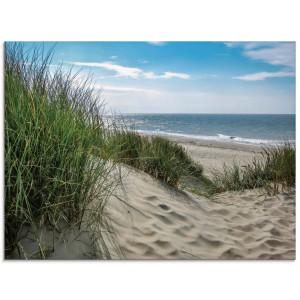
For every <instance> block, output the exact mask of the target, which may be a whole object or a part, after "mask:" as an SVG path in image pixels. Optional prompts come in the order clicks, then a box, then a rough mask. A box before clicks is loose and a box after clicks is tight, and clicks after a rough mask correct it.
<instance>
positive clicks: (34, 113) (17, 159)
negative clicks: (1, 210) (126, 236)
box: [5, 44, 112, 258]
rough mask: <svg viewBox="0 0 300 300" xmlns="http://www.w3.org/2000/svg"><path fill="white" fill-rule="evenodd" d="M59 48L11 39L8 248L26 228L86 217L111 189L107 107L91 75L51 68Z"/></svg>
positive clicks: (7, 100) (7, 249)
mask: <svg viewBox="0 0 300 300" xmlns="http://www.w3.org/2000/svg"><path fill="white" fill-rule="evenodd" d="M51 55H52V52H50V53H48V54H46V55H45V54H44V53H43V52H42V51H41V49H37V48H35V49H31V50H30V51H28V52H25V51H24V48H23V46H22V45H21V44H6V45H5V253H6V255H9V254H10V253H11V252H12V251H13V250H14V249H15V248H16V244H17V242H18V238H19V236H18V235H19V233H20V229H21V227H22V226H25V225H28V226H31V227H33V229H36V230H35V232H36V242H37V243H38V244H39V247H40V255H41V257H43V258H44V257H45V255H44V250H43V249H42V248H41V246H40V241H39V237H38V233H37V224H40V222H41V220H44V221H43V222H44V223H46V224H48V225H50V226H52V227H53V228H54V229H53V230H55V228H56V224H57V223H58V222H59V220H61V219H63V220H66V221H67V222H73V221H74V222H78V223H79V224H80V222H81V221H82V217H83V213H84V211H85V209H86V207H87V205H88V203H89V202H90V201H91V200H92V199H95V198H97V199H99V205H100V206H101V203H103V204H104V203H105V201H104V199H105V197H106V195H107V194H108V193H109V191H110V189H111V186H110V185H111V183H109V182H108V181H106V180H105V179H104V178H107V176H108V174H109V173H110V172H111V169H112V167H111V164H110V165H108V164H107V163H106V161H105V160H95V159H93V157H92V156H91V153H92V152H93V149H94V148H95V147H97V146H98V145H101V141H103V139H104V130H103V128H102V127H101V125H99V124H102V106H101V101H99V95H96V94H95V93H94V91H93V90H92V89H91V85H90V84H91V83H90V81H89V79H83V80H80V78H78V74H75V75H72V70H71V71H69V72H68V73H64V72H63V71H62V69H61V68H58V69H57V70H56V71H55V72H54V73H51V72H50V71H49V64H50V61H51Z"/></svg>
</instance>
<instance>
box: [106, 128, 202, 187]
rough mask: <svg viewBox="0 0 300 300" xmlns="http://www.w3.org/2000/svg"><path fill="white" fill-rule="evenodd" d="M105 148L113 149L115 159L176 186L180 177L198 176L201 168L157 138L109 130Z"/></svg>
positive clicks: (182, 151)
mask: <svg viewBox="0 0 300 300" xmlns="http://www.w3.org/2000/svg"><path fill="white" fill-rule="evenodd" d="M108 141H109V142H108V147H109V146H110V145H113V147H115V148H116V149H115V151H114V153H115V154H116V157H115V159H116V160H118V161H120V162H123V163H125V164H128V165H131V166H133V167H135V168H138V169H140V170H142V171H144V172H146V173H149V174H150V175H152V176H154V177H156V178H158V179H160V180H162V181H164V182H166V183H167V184H169V185H171V186H174V187H178V184H179V181H180V179H182V178H183V177H189V176H193V177H201V176H202V171H203V168H202V166H201V165H199V164H196V163H195V162H194V161H193V160H192V159H191V158H190V157H189V156H188V154H187V153H186V151H185V149H184V148H183V147H182V146H179V145H177V144H176V143H175V142H172V141H170V140H168V139H166V138H164V137H161V136H142V135H140V134H138V133H136V132H134V131H128V130H116V131H112V132H111V134H110V137H109V139H108Z"/></svg>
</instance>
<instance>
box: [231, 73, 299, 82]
mask: <svg viewBox="0 0 300 300" xmlns="http://www.w3.org/2000/svg"><path fill="white" fill-rule="evenodd" d="M294 76H295V73H294V72H274V73H271V72H259V73H254V74H247V75H244V76H238V77H232V78H234V79H240V80H246V81H257V80H265V79H266V78H270V77H294Z"/></svg>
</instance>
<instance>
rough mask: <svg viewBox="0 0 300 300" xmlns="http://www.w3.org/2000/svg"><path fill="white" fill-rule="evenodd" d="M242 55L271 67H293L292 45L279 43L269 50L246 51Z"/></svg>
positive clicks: (293, 49)
mask: <svg viewBox="0 0 300 300" xmlns="http://www.w3.org/2000/svg"><path fill="white" fill-rule="evenodd" d="M244 54H245V56H247V57H249V58H251V59H259V60H262V61H264V62H266V63H269V64H271V65H282V66H287V67H291V68H294V67H295V44H294V43H283V44H281V43H280V44H277V45H276V46H274V47H271V48H263V49H256V50H248V51H245V53H244Z"/></svg>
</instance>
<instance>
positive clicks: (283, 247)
mask: <svg viewBox="0 0 300 300" xmlns="http://www.w3.org/2000/svg"><path fill="white" fill-rule="evenodd" d="M178 142H179V143H181V144H182V145H183V146H184V147H185V148H186V149H187V151H188V153H189V154H190V155H191V156H192V157H193V158H194V159H195V160H196V161H199V162H200V163H202V164H203V165H204V171H205V172H206V175H208V176H210V174H211V171H212V170H213V169H221V168H222V165H223V163H224V161H226V162H231V161H233V160H235V161H239V162H245V163H247V161H248V162H250V161H252V159H253V157H254V156H255V155H257V154H258V153H259V152H260V151H261V148H259V147H254V146H245V145H233V144H229V143H217V142H214V143H213V144H211V141H206V142H205V141H197V142H195V141H188V140H179V141H178ZM114 176H115V177H116V178H113V180H120V182H121V184H120V185H119V186H118V188H117V190H116V191H115V194H114V195H113V196H111V197H110V198H109V201H108V203H107V205H106V211H105V218H104V220H102V222H104V224H101V226H99V222H98V221H96V222H94V223H93V225H91V226H90V225H89V224H90V223H91V221H92V219H91V218H92V217H94V216H93V213H92V215H86V216H85V222H84V224H83V226H82V228H81V230H79V229H78V228H77V227H76V226H71V227H70V226H66V227H64V226H65V225H66V224H63V225H62V230H61V232H60V233H55V235H54V236H53V233H52V232H51V231H50V230H49V229H46V228H45V227H42V228H41V230H40V234H39V235H40V240H41V242H42V246H43V247H44V248H45V249H46V250H47V249H48V250H47V252H48V253H46V254H47V258H50V259H86V258H108V259H295V228H296V227H295V226H296V225H295V191H294V190H293V191H291V192H290V193H282V194H279V195H276V196H272V197H270V196H268V195H266V194H264V193H263V192H262V191H259V190H248V191H245V192H226V193H222V194H218V195H217V196H215V197H214V198H213V199H207V198H204V197H199V196H197V195H195V194H192V193H189V192H185V191H182V190H178V189H175V188H172V187H170V186H169V185H166V184H164V183H163V182H161V181H159V180H157V179H155V178H153V177H151V176H150V175H148V174H146V173H144V172H142V171H139V170H137V169H134V168H131V167H125V166H123V167H121V168H120V169H119V171H117V170H116V172H115V175H114ZM95 201H96V202H95V203H94V204H93V203H92V204H91V208H92V210H93V208H94V207H97V200H95ZM97 224H98V225H97ZM24 230H26V228H24ZM24 236H27V237H26V238H24V239H22V240H21V241H20V243H19V244H20V246H21V252H20V253H17V252H15V253H14V255H13V258H35V257H36V256H37V255H38V254H39V249H38V247H37V244H36V243H35V241H34V236H33V233H30V234H29V235H28V234H26V235H24ZM52 241H54V242H55V249H54V252H53V249H52V248H53V247H52V246H51V245H52ZM51 247H52V248H51Z"/></svg>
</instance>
